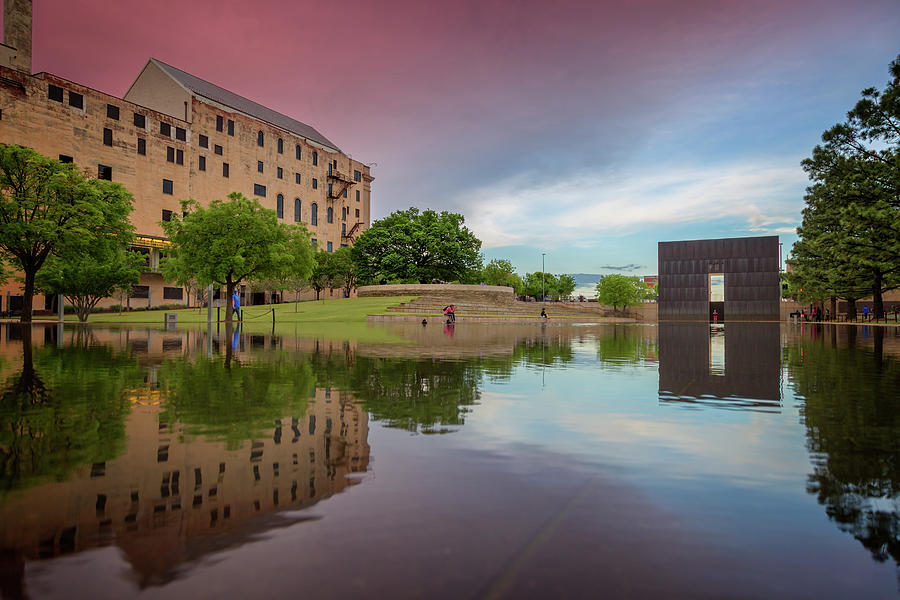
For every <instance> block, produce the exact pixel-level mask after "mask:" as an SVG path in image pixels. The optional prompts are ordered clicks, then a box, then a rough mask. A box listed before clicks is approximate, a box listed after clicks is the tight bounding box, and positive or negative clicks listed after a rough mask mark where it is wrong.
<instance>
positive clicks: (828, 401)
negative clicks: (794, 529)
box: [785, 327, 900, 565]
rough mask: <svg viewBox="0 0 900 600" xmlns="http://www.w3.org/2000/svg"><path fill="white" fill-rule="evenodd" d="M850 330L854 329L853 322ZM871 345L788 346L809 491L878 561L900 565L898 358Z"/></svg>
mask: <svg viewBox="0 0 900 600" xmlns="http://www.w3.org/2000/svg"><path fill="white" fill-rule="evenodd" d="M851 329H852V330H853V332H852V333H854V334H855V333H856V330H855V328H851ZM873 335H874V337H875V340H874V341H875V347H874V352H873V351H871V350H864V349H861V348H855V347H853V346H852V344H853V338H854V337H855V336H850V337H851V339H850V344H851V347H849V348H847V347H840V348H839V347H836V339H826V337H827V338H830V336H823V337H820V338H818V339H814V340H809V339H808V338H804V339H800V340H798V341H796V342H794V343H793V344H792V345H790V346H789V347H788V348H786V357H785V358H786V362H787V365H788V369H789V373H790V379H791V383H792V385H793V387H794V390H795V392H796V393H797V394H798V395H801V396H803V397H804V398H805V406H804V409H803V418H804V421H805V424H806V427H807V444H808V447H809V451H810V453H811V455H812V460H813V465H814V467H813V473H812V474H811V475H810V476H809V481H808V484H807V490H808V491H809V493H810V494H815V495H816V497H817V498H818V501H819V503H820V504H822V505H823V506H824V507H825V511H826V513H827V514H828V517H829V518H830V519H832V520H833V521H834V522H835V523H837V524H838V526H839V527H840V528H841V530H843V531H846V532H848V533H850V534H851V535H853V536H854V537H855V538H856V539H857V540H859V541H860V543H862V545H863V546H865V547H866V549H868V550H869V551H870V552H871V553H872V556H873V557H874V558H875V559H876V560H879V561H886V560H889V559H893V560H894V561H895V563H896V564H897V565H900V404H898V402H897V397H896V392H897V390H898V389H900V363H898V362H897V361H896V360H894V359H890V358H888V359H885V358H884V357H883V356H882V348H883V338H884V329H883V328H880V327H876V328H874V331H873Z"/></svg>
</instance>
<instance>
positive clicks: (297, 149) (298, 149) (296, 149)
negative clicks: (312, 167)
mask: <svg viewBox="0 0 900 600" xmlns="http://www.w3.org/2000/svg"><path fill="white" fill-rule="evenodd" d="M294 152H295V153H296V154H297V160H300V144H297V147H296V148H294Z"/></svg>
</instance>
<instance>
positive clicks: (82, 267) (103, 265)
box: [35, 236, 144, 323]
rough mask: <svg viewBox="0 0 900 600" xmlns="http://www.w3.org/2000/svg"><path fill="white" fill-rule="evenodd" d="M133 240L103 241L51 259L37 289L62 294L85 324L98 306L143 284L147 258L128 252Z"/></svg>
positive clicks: (112, 239) (107, 239)
mask: <svg viewBox="0 0 900 600" xmlns="http://www.w3.org/2000/svg"><path fill="white" fill-rule="evenodd" d="M129 241H130V238H129V237H126V236H123V237H122V238H118V237H106V238H105V239H99V240H96V241H95V242H94V244H93V245H92V246H91V247H90V248H88V249H84V250H76V251H72V252H66V253H64V254H61V255H59V256H51V257H50V258H48V259H47V261H46V262H45V263H44V267H43V268H42V269H41V270H40V271H38V274H37V278H36V279H35V285H36V287H37V289H39V290H40V291H42V292H43V293H45V294H50V295H56V294H62V295H63V296H65V298H66V299H67V300H68V301H69V303H70V304H72V306H74V307H75V314H76V315H78V320H79V321H81V322H82V323H83V322H85V321H87V320H88V316H90V314H91V309H93V308H94V307H95V306H96V305H97V303H98V302H99V301H100V300H102V299H103V298H107V297H109V296H112V295H113V294H114V293H115V292H116V291H118V290H128V289H130V288H131V286H132V285H134V284H136V283H137V282H138V281H139V280H140V276H141V271H143V268H144V267H143V264H144V257H143V256H142V255H140V254H138V253H137V252H129V251H128V250H127V248H128V246H127V244H128V242H129Z"/></svg>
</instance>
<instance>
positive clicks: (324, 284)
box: [307, 250, 332, 300]
mask: <svg viewBox="0 0 900 600" xmlns="http://www.w3.org/2000/svg"><path fill="white" fill-rule="evenodd" d="M331 256H332V253H331V252H325V251H324V250H322V251H319V252H316V255H315V257H314V265H313V268H312V271H311V272H310V274H309V277H308V278H307V282H308V285H309V287H310V288H312V289H313V290H314V291H315V292H316V300H318V299H319V294H320V293H321V292H322V291H323V290H325V289H326V288H328V287H329V286H330V285H331Z"/></svg>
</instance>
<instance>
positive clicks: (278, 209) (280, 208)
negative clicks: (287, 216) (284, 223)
mask: <svg viewBox="0 0 900 600" xmlns="http://www.w3.org/2000/svg"><path fill="white" fill-rule="evenodd" d="M275 213H276V214H277V215H278V218H279V219H283V218H284V196H282V195H281V194H278V199H277V201H276V202H275Z"/></svg>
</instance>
